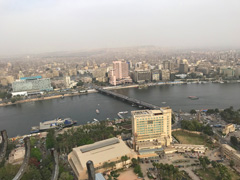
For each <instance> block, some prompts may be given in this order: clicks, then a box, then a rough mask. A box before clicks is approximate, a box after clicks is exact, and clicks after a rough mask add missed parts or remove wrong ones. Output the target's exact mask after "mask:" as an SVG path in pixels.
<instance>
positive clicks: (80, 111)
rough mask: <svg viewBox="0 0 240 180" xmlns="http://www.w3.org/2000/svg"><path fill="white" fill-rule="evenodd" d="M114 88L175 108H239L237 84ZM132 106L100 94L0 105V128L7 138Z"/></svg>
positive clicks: (114, 114) (109, 114) (113, 113)
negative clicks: (62, 119) (41, 125)
mask: <svg viewBox="0 0 240 180" xmlns="http://www.w3.org/2000/svg"><path fill="white" fill-rule="evenodd" d="M115 91H116V92H118V93H121V94H124V95H127V96H130V97H134V98H137V99H139V100H143V101H146V102H148V103H151V104H154V105H158V106H170V107H171V108H172V109H173V110H175V111H178V110H180V109H181V110H182V111H189V110H191V109H207V108H227V107H229V106H233V107H234V108H236V109H239V108H240V83H238V84H185V85H163V86H154V87H148V88H146V89H138V88H130V89H119V90H115ZM188 96H198V97H199V99H198V100H190V99H189V98H188ZM163 102H165V103H163ZM96 109H99V110H100V113H99V114H96ZM134 109H138V108H137V107H132V106H131V105H130V104H127V103H125V102H122V101H120V100H118V99H114V98H112V97H108V96H106V95H102V94H100V93H92V94H88V95H81V96H74V97H65V98H64V99H52V100H45V101H36V102H28V103H23V104H17V105H12V106H5V107H0V130H2V129H6V130H7V131H8V135H9V137H13V136H16V135H24V134H28V133H29V132H30V129H31V127H32V126H37V125H39V122H40V121H43V120H51V119H55V118H57V117H70V118H72V119H73V120H76V121H77V122H78V124H84V123H87V122H88V121H92V120H93V118H96V119H98V120H104V119H106V118H111V119H112V118H117V113H118V112H119V111H129V114H128V116H130V111H131V110H134Z"/></svg>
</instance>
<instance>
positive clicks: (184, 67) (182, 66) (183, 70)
mask: <svg viewBox="0 0 240 180" xmlns="http://www.w3.org/2000/svg"><path fill="white" fill-rule="evenodd" d="M187 72H188V65H187V64H183V63H182V64H180V66H179V73H182V74H186V73H187Z"/></svg>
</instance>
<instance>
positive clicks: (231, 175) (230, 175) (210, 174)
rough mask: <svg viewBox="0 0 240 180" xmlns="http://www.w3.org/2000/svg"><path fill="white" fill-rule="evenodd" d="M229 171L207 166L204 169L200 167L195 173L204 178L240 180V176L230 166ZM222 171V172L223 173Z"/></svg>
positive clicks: (211, 179)
mask: <svg viewBox="0 0 240 180" xmlns="http://www.w3.org/2000/svg"><path fill="white" fill-rule="evenodd" d="M226 171H227V172H224V171H223V170H221V171H219V170H218V168H206V169H205V170H204V169H198V170H196V171H195V173H196V174H197V175H198V176H199V177H200V178H201V179H203V180H215V179H220V177H221V178H222V179H224V177H225V178H226V179H229V180H239V176H238V175H237V174H236V173H235V172H234V171H233V170H232V169H230V168H226ZM221 173H222V174H221Z"/></svg>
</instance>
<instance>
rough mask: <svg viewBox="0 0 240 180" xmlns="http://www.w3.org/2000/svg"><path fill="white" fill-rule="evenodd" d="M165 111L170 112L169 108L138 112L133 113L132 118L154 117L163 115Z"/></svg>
mask: <svg viewBox="0 0 240 180" xmlns="http://www.w3.org/2000/svg"><path fill="white" fill-rule="evenodd" d="M165 110H170V108H169V107H161V108H160V109H157V110H137V111H132V112H131V113H132V116H144V115H145V116H154V115H162V114H163V113H164V111H165Z"/></svg>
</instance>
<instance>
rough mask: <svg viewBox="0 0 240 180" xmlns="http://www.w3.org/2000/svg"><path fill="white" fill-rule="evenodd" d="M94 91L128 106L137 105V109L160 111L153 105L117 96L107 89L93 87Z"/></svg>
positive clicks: (120, 95) (117, 94)
mask: <svg viewBox="0 0 240 180" xmlns="http://www.w3.org/2000/svg"><path fill="white" fill-rule="evenodd" d="M95 89H96V90H97V91H98V92H100V93H103V94H106V95H108V96H112V97H116V98H119V99H121V100H123V101H127V102H129V103H130V104H134V105H137V106H139V107H143V108H147V109H160V107H159V106H155V105H153V104H150V103H147V102H144V101H141V100H138V99H135V98H131V97H128V96H125V95H122V94H119V93H116V92H113V91H109V90H107V89H103V88H100V87H95Z"/></svg>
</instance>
